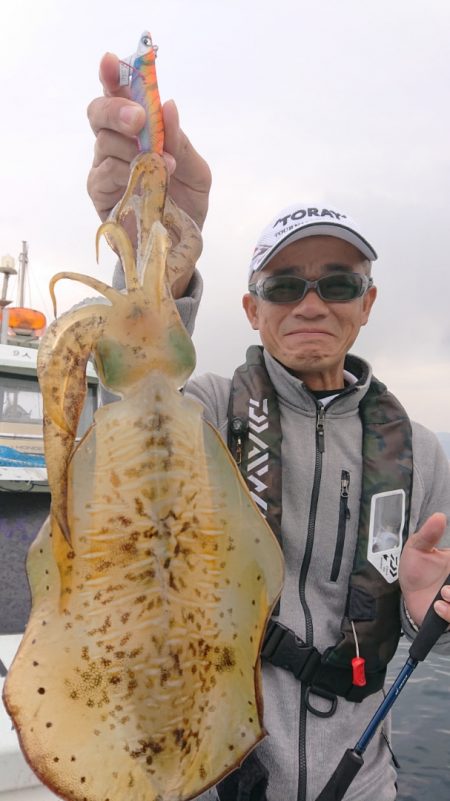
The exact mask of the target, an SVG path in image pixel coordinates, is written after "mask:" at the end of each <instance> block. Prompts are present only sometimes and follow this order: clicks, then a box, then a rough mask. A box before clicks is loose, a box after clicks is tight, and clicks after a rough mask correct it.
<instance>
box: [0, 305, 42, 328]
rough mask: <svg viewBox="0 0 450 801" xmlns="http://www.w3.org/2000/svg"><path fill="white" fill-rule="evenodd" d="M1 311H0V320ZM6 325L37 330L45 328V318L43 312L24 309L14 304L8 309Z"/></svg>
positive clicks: (0, 317)
mask: <svg viewBox="0 0 450 801" xmlns="http://www.w3.org/2000/svg"><path fill="white" fill-rule="evenodd" d="M1 319H2V313H1V311H0V320H1ZM8 325H9V327H10V328H25V329H27V330H30V331H39V330H40V329H41V328H45V326H46V325H47V320H46V318H45V314H42V312H40V311H36V310H35V309H26V308H24V307H22V306H16V307H12V308H10V309H8Z"/></svg>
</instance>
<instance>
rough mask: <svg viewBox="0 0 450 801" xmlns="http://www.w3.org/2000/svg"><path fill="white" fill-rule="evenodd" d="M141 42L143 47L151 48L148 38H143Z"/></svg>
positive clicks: (150, 41)
mask: <svg viewBox="0 0 450 801" xmlns="http://www.w3.org/2000/svg"><path fill="white" fill-rule="evenodd" d="M141 42H142V44H143V45H144V46H145V47H151V46H152V40H151V38H150V36H143V37H142V39H141Z"/></svg>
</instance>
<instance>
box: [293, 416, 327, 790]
mask: <svg viewBox="0 0 450 801" xmlns="http://www.w3.org/2000/svg"><path fill="white" fill-rule="evenodd" d="M324 451H325V407H324V406H322V404H319V405H318V407H317V414H316V457H315V465H314V480H313V487H312V492H311V503H310V507H309V518H308V533H307V537H306V545H305V554H304V557H303V562H302V566H301V569H300V578H299V594H300V603H301V605H302V609H303V613H304V615H305V643H306V645H313V639H314V629H313V622H312V616H311V610H310V608H309V606H308V604H307V601H306V578H307V575H308V570H309V565H310V563H311V556H312V549H313V543H314V529H315V526H316V514H317V503H318V500H319V489H320V481H321V477H322V455H323V453H324ZM305 694H306V687H304V685H303V684H302V687H301V695H300V721H299V743H298V751H299V754H298V755H299V766H298V790H297V800H298V801H305V799H306V782H307V766H306V718H307V708H306V704H305Z"/></svg>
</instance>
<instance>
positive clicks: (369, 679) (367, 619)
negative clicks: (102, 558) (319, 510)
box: [228, 346, 413, 716]
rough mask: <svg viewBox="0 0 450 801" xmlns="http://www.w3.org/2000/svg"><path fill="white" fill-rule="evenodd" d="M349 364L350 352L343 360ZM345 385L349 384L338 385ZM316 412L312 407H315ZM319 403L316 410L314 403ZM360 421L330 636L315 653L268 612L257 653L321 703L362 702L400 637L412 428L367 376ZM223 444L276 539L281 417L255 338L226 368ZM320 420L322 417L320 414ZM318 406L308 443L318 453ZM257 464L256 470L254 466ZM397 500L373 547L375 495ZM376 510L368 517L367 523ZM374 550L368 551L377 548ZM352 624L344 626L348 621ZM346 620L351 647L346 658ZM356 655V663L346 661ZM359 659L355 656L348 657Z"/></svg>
mask: <svg viewBox="0 0 450 801" xmlns="http://www.w3.org/2000/svg"><path fill="white" fill-rule="evenodd" d="M352 367H353V369H354V365H353V360H352V357H351V356H349V357H347V360H346V364H345V368H346V369H347V370H349V371H350V372H351V371H352ZM347 391H348V392H351V391H352V388H349V389H348V390H347ZM319 410H320V406H319ZM322 411H323V410H322ZM359 413H360V417H361V421H362V428H363V446H362V458H363V476H362V494H361V503H360V516H359V529H358V540H357V546H356V550H355V556H354V562H353V568H352V572H351V575H350V580H349V587H348V596H347V603H346V608H345V613H344V617H343V620H342V623H341V637H340V640H339V642H337V643H335V644H334V645H331V646H330V647H329V648H327V649H326V650H325V651H324V653H320V652H319V651H318V650H317V649H316V648H315V647H314V645H313V643H312V642H304V641H302V640H301V639H300V638H299V637H297V636H296V635H295V633H294V632H293V631H291V630H290V629H288V628H287V627H285V626H283V625H281V624H280V623H279V622H278V621H277V620H276V613H277V610H275V615H274V616H273V617H272V618H271V620H270V622H269V626H268V629H267V632H266V636H265V640H264V644H263V648H262V653H261V656H262V658H263V659H265V660H267V661H269V662H271V663H272V664H274V665H277V666H279V667H282V668H285V669H287V670H290V671H291V672H292V673H294V675H295V676H296V677H297V678H298V679H299V680H300V681H302V682H303V683H305V684H306V685H307V688H308V689H307V693H309V691H311V692H312V693H314V694H316V695H321V696H323V697H325V698H328V699H329V700H330V701H331V708H330V710H329V712H325V713H322V712H320V713H319V712H318V711H317V710H316V709H315V708H314V707H310V706H309V703H308V696H307V706H308V708H310V710H311V711H312V712H314V713H316V714H320V715H322V716H327V715H330V714H333V712H334V709H335V706H336V703H337V699H336V696H342V697H344V698H346V699H347V700H349V701H356V702H360V701H362V700H363V699H364V698H365V697H366V696H368V695H370V694H371V693H374V692H377V691H378V690H380V689H381V688H382V687H383V684H384V679H385V675H386V668H387V665H388V663H389V661H390V660H391V658H392V656H393V655H394V653H395V650H396V648H397V645H398V640H399V637H400V587H399V582H398V578H397V575H398V562H399V558H400V552H401V549H402V547H403V544H404V542H405V539H406V537H407V535H408V528H409V511H410V498H411V491H412V476H413V457H412V431H411V424H410V421H409V418H408V416H407V414H406V412H405V410H404V408H403V407H402V406H401V404H400V403H399V401H398V400H397V399H396V398H395V397H394V396H393V395H392V394H391V393H390V392H388V390H387V389H386V387H385V385H384V384H382V383H381V382H380V381H378V380H377V379H375V378H373V379H372V381H371V383H370V387H369V390H368V391H367V393H366V395H365V396H364V398H363V399H362V400H361V403H360V405H359ZM228 420H229V447H230V450H231V452H232V454H233V456H234V458H235V460H236V462H237V464H238V467H239V469H240V471H241V473H242V475H243V477H244V479H245V481H246V482H247V485H248V487H249V489H250V492H251V494H252V495H253V497H254V499H255V501H256V503H257V504H258V506H259V508H260V509H261V511H262V512H263V514H264V516H265V517H266V519H267V521H268V523H269V525H270V526H271V528H272V530H273V531H274V533H275V535H276V536H277V538H278V539H279V541H280V543H281V546H282V538H281V526H280V524H281V498H282V467H281V439H282V432H281V424H280V413H279V408H278V400H277V396H276V393H275V389H274V387H273V385H272V383H271V381H270V378H269V375H268V372H267V369H266V366H265V362H264V356H263V349H262V348H261V347H260V346H252V347H250V348H249V349H248V351H247V358H246V362H245V364H243V365H241V367H238V369H237V370H236V372H235V374H234V377H233V382H232V390H231V395H230V405H229V415H228ZM322 426H323V421H322ZM321 433H323V427H322V429H321V426H320V413H319V414H318V426H317V437H316V441H317V451H318V455H319V458H320V450H321ZM256 467H259V471H258V470H256ZM386 498H388V499H389V502H388V506H389V504H391V506H392V503H394V502H395V503H396V502H397V501H399V502H400V503H401V504H402V522H401V524H400V527H399V532H398V547H397V548H394V549H392V547H389V548H386V547H385V548H383V547H379V548H378V549H377V548H376V547H374V532H375V531H376V526H377V525H378V526H379V523H380V505H378V512H377V501H379V500H380V499H386ZM377 516H378V524H377ZM377 551H378V552H377ZM352 624H353V625H352ZM355 624H356V626H357V630H358V646H359V654H360V656H359V655H358V657H356V656H355V653H356V651H355ZM355 659H356V661H355ZM358 660H359V661H358Z"/></svg>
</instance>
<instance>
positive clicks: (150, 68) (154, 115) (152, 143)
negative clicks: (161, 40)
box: [119, 31, 164, 156]
mask: <svg viewBox="0 0 450 801" xmlns="http://www.w3.org/2000/svg"><path fill="white" fill-rule="evenodd" d="M157 51H158V48H157V47H156V45H154V44H153V42H152V37H151V36H150V33H149V32H148V31H144V33H143V34H142V36H141V37H140V39H139V44H138V48H137V51H136V53H134V55H132V56H130V57H129V58H128V59H125V60H124V61H120V62H119V63H120V74H119V83H120V85H121V86H129V87H130V90H131V97H132V99H133V100H134V101H135V102H136V103H140V105H141V106H143V107H144V109H145V111H146V115H147V123H146V125H145V127H144V128H143V129H142V131H141V133H140V134H139V136H138V140H139V149H140V151H141V152H143V153H146V152H152V153H158V154H159V155H160V156H161V155H162V152H163V144H164V124H163V117H162V108H161V100H160V97H159V91H158V81H157V79H156V68H155V60H156V53H157Z"/></svg>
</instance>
